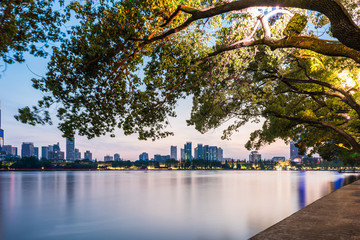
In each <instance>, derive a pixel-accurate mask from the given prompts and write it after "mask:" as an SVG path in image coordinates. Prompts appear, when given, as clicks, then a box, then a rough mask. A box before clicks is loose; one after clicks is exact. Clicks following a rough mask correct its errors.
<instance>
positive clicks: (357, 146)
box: [266, 111, 360, 152]
mask: <svg viewBox="0 0 360 240" xmlns="http://www.w3.org/2000/svg"><path fill="white" fill-rule="evenodd" d="M266 113H267V114H271V115H273V116H275V117H278V118H282V119H288V120H291V121H298V122H300V123H309V124H316V125H321V126H324V127H327V128H330V129H332V130H333V131H335V132H337V133H338V134H339V135H341V136H342V137H343V138H344V139H345V140H346V141H347V142H348V143H349V144H350V145H351V146H352V147H353V148H354V150H355V151H356V152H360V144H359V143H358V142H357V141H356V139H355V138H354V137H352V136H351V135H350V134H348V133H346V132H345V131H344V130H342V129H341V128H339V127H337V126H336V125H334V124H331V123H328V122H324V121H321V120H318V119H311V118H299V117H291V116H285V115H281V114H279V113H276V112H273V111H267V112H266Z"/></svg>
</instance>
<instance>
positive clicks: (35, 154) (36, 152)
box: [34, 147, 39, 159]
mask: <svg viewBox="0 0 360 240" xmlns="http://www.w3.org/2000/svg"><path fill="white" fill-rule="evenodd" d="M34 157H36V158H37V159H39V148H38V147H34Z"/></svg>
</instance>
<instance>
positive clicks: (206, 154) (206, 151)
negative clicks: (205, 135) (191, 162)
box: [202, 145, 210, 161]
mask: <svg viewBox="0 0 360 240" xmlns="http://www.w3.org/2000/svg"><path fill="white" fill-rule="evenodd" d="M202 155H203V159H204V160H207V161H208V160H210V156H209V145H205V146H204V147H203V153H202Z"/></svg>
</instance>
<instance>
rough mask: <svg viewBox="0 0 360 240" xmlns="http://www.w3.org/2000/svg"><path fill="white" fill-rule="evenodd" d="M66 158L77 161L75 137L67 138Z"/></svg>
mask: <svg viewBox="0 0 360 240" xmlns="http://www.w3.org/2000/svg"><path fill="white" fill-rule="evenodd" d="M66 160H67V161H72V162H73V161H75V138H74V137H73V138H66Z"/></svg>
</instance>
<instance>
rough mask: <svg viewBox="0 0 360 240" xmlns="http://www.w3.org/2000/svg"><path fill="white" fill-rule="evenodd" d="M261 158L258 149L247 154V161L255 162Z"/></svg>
mask: <svg viewBox="0 0 360 240" xmlns="http://www.w3.org/2000/svg"><path fill="white" fill-rule="evenodd" d="M260 160H261V154H260V153H259V152H258V151H252V152H251V153H250V155H249V162H256V161H260Z"/></svg>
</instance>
